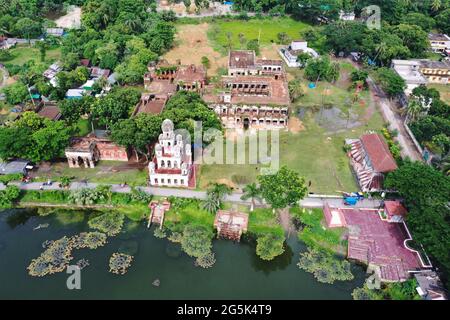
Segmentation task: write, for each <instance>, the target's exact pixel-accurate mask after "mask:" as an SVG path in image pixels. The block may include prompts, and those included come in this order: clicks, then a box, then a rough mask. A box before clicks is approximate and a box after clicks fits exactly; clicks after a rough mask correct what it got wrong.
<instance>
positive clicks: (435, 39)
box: [428, 33, 450, 52]
mask: <svg viewBox="0 0 450 320" xmlns="http://www.w3.org/2000/svg"><path fill="white" fill-rule="evenodd" d="M428 41H429V43H430V47H431V50H432V51H433V52H445V50H447V49H450V37H449V36H448V35H446V34H442V33H429V34H428Z"/></svg>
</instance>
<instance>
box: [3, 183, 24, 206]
mask: <svg viewBox="0 0 450 320" xmlns="http://www.w3.org/2000/svg"><path fill="white" fill-rule="evenodd" d="M19 196H20V190H19V188H18V187H17V186H7V187H6V189H5V190H2V191H0V208H10V207H11V206H12V204H13V203H14V201H16V200H17V199H18V198H19Z"/></svg>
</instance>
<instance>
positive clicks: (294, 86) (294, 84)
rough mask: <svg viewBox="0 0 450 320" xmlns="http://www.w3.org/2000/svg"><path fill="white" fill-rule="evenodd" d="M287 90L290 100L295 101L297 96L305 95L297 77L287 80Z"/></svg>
mask: <svg viewBox="0 0 450 320" xmlns="http://www.w3.org/2000/svg"><path fill="white" fill-rule="evenodd" d="M288 90H289V97H290V98H291V102H295V101H296V100H298V99H299V98H301V97H303V96H304V95H305V93H304V91H303V89H302V86H301V82H300V80H299V79H294V80H291V81H289V82H288Z"/></svg>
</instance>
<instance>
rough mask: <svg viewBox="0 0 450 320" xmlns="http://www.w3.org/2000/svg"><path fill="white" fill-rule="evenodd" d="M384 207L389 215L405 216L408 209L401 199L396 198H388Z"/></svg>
mask: <svg viewBox="0 0 450 320" xmlns="http://www.w3.org/2000/svg"><path fill="white" fill-rule="evenodd" d="M384 209H385V210H386V213H387V215H388V216H389V217H392V216H402V217H405V216H406V214H407V213H408V211H406V208H405V207H404V206H403V205H402V204H401V203H400V201H398V200H395V201H392V200H386V201H385V202H384Z"/></svg>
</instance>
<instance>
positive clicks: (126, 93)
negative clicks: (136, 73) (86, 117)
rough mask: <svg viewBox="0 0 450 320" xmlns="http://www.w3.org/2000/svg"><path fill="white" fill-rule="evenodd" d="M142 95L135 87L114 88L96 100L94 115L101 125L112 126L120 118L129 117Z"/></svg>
mask: <svg viewBox="0 0 450 320" xmlns="http://www.w3.org/2000/svg"><path fill="white" fill-rule="evenodd" d="M140 96H141V94H140V92H139V91H138V90H137V89H135V88H119V87H117V88H114V89H113V90H111V92H110V93H109V94H108V95H106V96H105V97H103V98H100V99H97V100H96V101H95V103H94V105H93V110H92V116H93V118H95V119H98V122H99V124H100V125H105V126H107V127H109V128H110V127H111V126H112V125H113V124H114V123H116V122H118V121H119V120H120V119H126V118H129V116H130V115H131V111H132V108H134V107H135V106H136V104H137V103H138V102H139V99H140Z"/></svg>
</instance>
